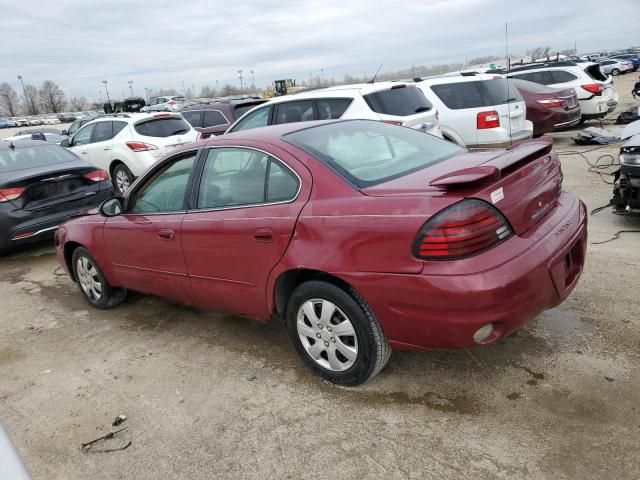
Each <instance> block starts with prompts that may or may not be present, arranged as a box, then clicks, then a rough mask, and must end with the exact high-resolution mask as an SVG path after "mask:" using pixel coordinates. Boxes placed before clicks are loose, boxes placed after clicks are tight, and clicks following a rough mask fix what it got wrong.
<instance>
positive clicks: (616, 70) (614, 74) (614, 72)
mask: <svg viewBox="0 0 640 480" xmlns="http://www.w3.org/2000/svg"><path fill="white" fill-rule="evenodd" d="M611 75H613V76H614V77H617V76H618V75H620V70H618V69H617V68H614V69H613V70H611Z"/></svg>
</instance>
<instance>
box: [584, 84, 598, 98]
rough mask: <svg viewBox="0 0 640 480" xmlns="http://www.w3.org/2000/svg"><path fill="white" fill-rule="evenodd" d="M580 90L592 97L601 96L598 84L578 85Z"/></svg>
mask: <svg viewBox="0 0 640 480" xmlns="http://www.w3.org/2000/svg"><path fill="white" fill-rule="evenodd" d="M580 88H582V89H583V90H586V91H587V92H589V93H593V94H594V95H602V85H600V84H599V83H587V84H586V85H580Z"/></svg>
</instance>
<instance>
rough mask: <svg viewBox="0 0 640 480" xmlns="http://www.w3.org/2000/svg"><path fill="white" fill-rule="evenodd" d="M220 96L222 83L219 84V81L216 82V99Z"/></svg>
mask: <svg viewBox="0 0 640 480" xmlns="http://www.w3.org/2000/svg"><path fill="white" fill-rule="evenodd" d="M218 95H220V82H218V80H216V92H215V95H214V97H217V96H218Z"/></svg>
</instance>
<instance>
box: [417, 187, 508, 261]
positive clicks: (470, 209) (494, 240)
mask: <svg viewBox="0 0 640 480" xmlns="http://www.w3.org/2000/svg"><path fill="white" fill-rule="evenodd" d="M511 235H513V231H512V230H511V226H510V225H509V223H508V222H507V220H506V219H505V218H504V217H503V216H502V214H501V213H500V212H499V211H498V210H496V209H495V208H494V207H492V206H491V205H489V204H488V203H486V202H483V201H482V200H475V199H467V200H463V201H461V202H459V203H456V204H455V205H452V206H450V207H448V208H445V209H444V210H443V211H441V212H440V213H438V214H436V215H435V216H434V217H433V218H431V220H429V221H428V222H427V223H425V224H424V225H423V227H422V228H421V229H420V233H419V234H418V238H416V241H415V242H414V244H413V254H414V255H415V256H416V257H418V258H421V259H423V260H454V259H460V258H465V257H469V256H471V255H475V254H477V253H480V252H483V251H485V250H488V249H489V248H492V247H495V246H496V245H498V244H500V243H502V242H504V241H505V240H506V239H507V238H509V237H510V236H511Z"/></svg>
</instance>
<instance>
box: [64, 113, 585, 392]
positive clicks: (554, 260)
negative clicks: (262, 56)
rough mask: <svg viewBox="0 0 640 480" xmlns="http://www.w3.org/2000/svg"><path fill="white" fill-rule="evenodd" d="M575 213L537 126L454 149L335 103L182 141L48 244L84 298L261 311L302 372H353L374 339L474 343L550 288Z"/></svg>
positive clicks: (538, 306) (351, 376) (540, 301)
mask: <svg viewBox="0 0 640 480" xmlns="http://www.w3.org/2000/svg"><path fill="white" fill-rule="evenodd" d="M586 222H587V220H586V215H585V206H584V204H583V203H582V202H581V201H580V200H579V199H577V198H576V197H574V196H572V195H569V194H567V193H565V192H563V191H562V172H561V169H560V162H559V161H558V156H557V155H556V153H555V152H554V151H553V149H552V145H551V141H550V140H549V139H539V140H532V141H528V142H524V143H521V144H519V145H518V146H515V147H513V148H511V149H500V150H486V151H474V152H469V151H467V150H465V149H462V148H460V147H458V146H456V145H454V144H453V143H450V142H447V141H444V140H442V139H440V138H436V137H433V136H431V135H427V134H424V133H422V132H418V131H415V130H412V129H409V128H404V127H398V126H394V125H388V124H385V123H382V122H376V121H367V120H350V121H337V122H308V123H296V124H288V125H278V126H272V127H267V128H258V129H252V130H248V131H246V132H244V131H241V132H237V133H233V134H229V135H224V136H223V137H218V138H215V139H213V140H207V141H203V142H199V143H194V144H191V145H189V146H185V147H182V148H181V149H179V150H176V151H175V152H174V153H172V154H171V155H169V156H168V157H166V158H165V159H163V160H162V161H160V162H158V163H157V164H155V165H154V166H153V167H152V168H151V169H150V170H149V171H148V172H147V173H146V174H144V175H143V176H142V177H140V178H139V179H138V180H137V181H136V183H135V184H133V185H132V186H131V188H130V189H129V191H128V193H127V195H126V196H125V197H124V198H112V199H109V200H106V201H105V202H104V203H103V204H102V205H101V207H100V209H99V210H96V211H93V212H90V214H88V215H86V216H83V217H80V218H76V219H73V220H71V221H69V222H67V223H65V224H64V225H62V226H61V227H60V228H59V230H58V232H57V234H56V245H57V256H58V260H59V261H60V263H61V264H62V265H63V266H64V268H66V270H67V271H68V272H69V275H70V276H71V278H72V279H73V280H74V281H75V282H77V284H78V286H79V289H80V291H81V292H82V294H83V295H84V297H85V298H86V299H87V301H88V302H89V303H90V304H91V305H93V306H94V307H97V308H108V307H112V306H114V305H116V304H118V303H120V302H122V301H123V300H124V298H125V295H126V291H127V289H131V290H136V291H140V292H146V293H150V294H156V295H160V296H163V297H170V298H172V299H175V300H178V301H180V302H184V303H187V304H191V305H195V306H198V307H202V308H211V309H215V310H221V311H226V312H230V313H233V314H237V315H243V316H247V317H250V318H253V319H256V320H262V321H264V320H267V319H268V318H269V317H271V316H273V315H276V316H278V317H281V318H283V319H286V324H287V329H288V331H289V335H290V337H291V340H292V342H293V344H294V346H295V348H296V350H297V351H298V353H299V355H300V357H301V358H302V360H303V361H304V363H306V364H307V365H308V366H309V367H310V368H311V369H312V370H313V371H314V372H316V373H317V374H319V375H320V376H322V377H324V378H326V379H328V380H330V381H332V382H335V383H339V384H343V385H357V384H359V383H362V382H364V381H366V380H367V379H369V378H371V377H372V376H374V375H375V374H377V373H378V372H379V371H380V370H381V369H382V368H383V367H384V366H385V364H386V363H387V361H388V359H389V356H390V353H391V349H398V350H416V349H434V348H468V347H472V346H476V345H486V344H490V343H492V342H495V341H496V340H498V339H500V338H501V337H504V336H506V335H509V334H510V333H512V332H513V331H515V330H517V329H518V328H520V327H521V326H522V325H524V324H525V323H526V322H528V321H529V320H531V319H533V318H534V317H535V316H536V315H538V314H539V313H541V312H542V311H543V310H545V309H548V308H551V307H554V306H556V305H558V304H560V303H561V302H562V301H563V300H564V299H565V298H566V297H567V295H569V293H570V292H571V290H572V289H573V288H574V287H575V285H576V283H577V281H578V278H579V277H580V274H581V272H582V267H583V264H584V258H585V250H586V235H587V228H586V227H587V225H586Z"/></svg>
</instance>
